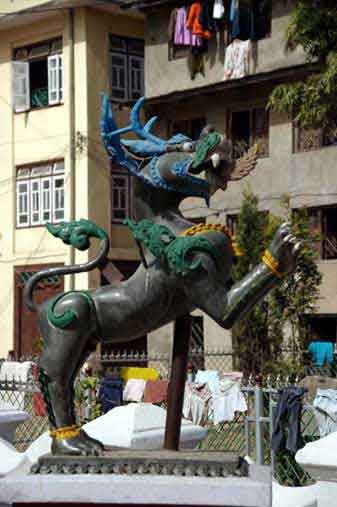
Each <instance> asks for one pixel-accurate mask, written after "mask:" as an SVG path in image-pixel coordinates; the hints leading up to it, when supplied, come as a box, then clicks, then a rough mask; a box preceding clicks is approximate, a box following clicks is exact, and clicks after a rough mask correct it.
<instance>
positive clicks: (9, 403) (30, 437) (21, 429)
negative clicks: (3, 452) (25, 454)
mask: <svg viewBox="0 0 337 507" xmlns="http://www.w3.org/2000/svg"><path fill="white" fill-rule="evenodd" d="M0 407H6V408H14V409H16V410H22V411H25V412H26V413H27V414H28V419H27V420H26V421H25V422H24V423H22V424H20V425H19V426H18V429H17V431H16V433H15V438H14V445H15V447H16V448H17V450H18V451H25V450H26V449H27V447H28V446H29V445H30V444H31V443H32V442H33V441H34V440H36V439H37V438H38V437H39V436H40V435H41V434H42V433H44V432H45V431H47V430H48V418H47V414H46V409H45V404H44V401H43V398H42V394H41V391H40V388H39V386H38V384H37V382H36V381H35V380H33V379H32V380H29V381H27V382H15V381H11V380H4V381H0Z"/></svg>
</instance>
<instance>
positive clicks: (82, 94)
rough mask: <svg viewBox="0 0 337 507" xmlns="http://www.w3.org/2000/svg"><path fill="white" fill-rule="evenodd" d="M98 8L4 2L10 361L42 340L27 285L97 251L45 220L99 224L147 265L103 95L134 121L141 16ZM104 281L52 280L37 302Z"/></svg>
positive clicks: (119, 254) (2, 156) (5, 339)
mask: <svg viewBox="0 0 337 507" xmlns="http://www.w3.org/2000/svg"><path fill="white" fill-rule="evenodd" d="M23 4H24V5H23ZM89 4H90V5H91V7H90V6H89ZM94 4H95V2H83V1H76V0H75V1H73V2H71V1H62V0H60V1H58V2H56V1H50V2H47V1H41V0H40V1H33V0H32V1H28V0H25V1H24V2H22V1H15V2H12V1H9V0H4V1H3V2H1V16H0V75H1V79H0V118H1V121H0V167H1V173H0V189H1V190H0V192H1V198H0V214H1V217H2V220H1V224H0V280H1V287H2V290H1V294H0V329H1V334H0V336H1V338H0V357H6V356H7V353H8V351H9V350H15V352H16V354H17V355H18V356H20V355H22V354H24V355H27V354H30V353H31V352H32V350H33V349H34V347H35V346H36V343H38V338H39V336H38V331H37V327H36V322H35V316H34V315H33V314H31V313H29V312H28V311H27V310H26V309H25V307H24V304H23V300H22V291H23V286H24V283H25V281H26V280H27V279H28V277H29V276H31V274H32V273H33V272H34V271H36V270H38V269H40V268H44V267H49V266H55V265H62V264H73V263H74V262H75V263H79V262H84V261H86V260H88V258H90V257H92V256H93V255H94V254H95V251H96V250H95V249H96V248H97V245H96V244H93V245H92V248H91V249H90V250H89V251H88V252H84V253H80V252H75V251H74V250H72V249H71V248H70V247H68V246H66V245H64V244H63V243H62V242H60V241H59V240H57V239H55V238H53V237H52V236H50V235H49V234H48V232H47V231H46V228H45V223H46V222H48V221H49V222H53V223H58V222H60V221H62V220H73V219H80V218H87V219H89V220H92V221H94V222H95V223H97V224H98V225H99V226H101V227H103V228H104V229H106V230H107V231H109V232H110V236H111V251H110V253H109V257H110V258H111V259H113V260H114V261H116V263H117V265H118V266H119V269H120V271H121V272H122V273H123V270H124V269H125V270H126V272H128V271H130V270H131V271H132V270H134V269H135V267H136V266H137V263H138V254H137V250H136V248H135V245H134V243H133V241H132V239H131V237H130V235H129V234H128V232H127V229H126V228H125V226H123V225H121V222H122V219H123V218H124V217H126V216H128V213H129V211H130V210H129V209H128V206H129V204H128V203H125V199H126V198H127V199H129V194H130V193H131V185H132V183H131V181H130V179H129V178H128V176H127V175H125V174H121V173H120V172H118V171H117V172H115V171H114V169H113V168H111V165H110V163H109V161H108V158H107V156H106V153H105V150H104V149H103V147H102V144H101V139H100V114H101V96H100V93H101V92H105V93H107V94H109V96H110V97H111V98H112V99H113V102H112V107H113V109H114V112H115V115H116V117H117V121H118V122H121V123H124V122H125V121H126V120H127V117H128V111H129V106H128V105H129V103H130V102H132V101H134V100H135V99H136V98H138V97H139V96H141V95H142V94H143V75H144V74H143V38H144V23H143V16H142V15H141V14H140V13H137V12H134V11H128V12H122V11H120V9H119V8H118V7H117V5H115V3H114V2H109V1H107V2H99V6H97V8H96V7H95V5H94ZM23 7H24V8H25V9H24V10H22V9H23ZM101 283H106V281H105V282H104V280H103V281H102V279H101V274H100V273H99V272H98V271H97V272H92V273H90V274H82V275H77V276H76V279H73V278H72V277H66V278H65V280H64V281H63V280H60V279H57V278H56V279H49V280H46V281H45V283H44V284H43V285H41V286H39V288H38V289H37V293H36V297H37V299H38V300H41V301H42V300H43V299H44V298H45V297H48V296H51V295H53V294H54V293H57V292H58V291H60V290H62V289H63V288H64V289H66V290H69V289H73V288H75V289H79V288H84V289H85V288H88V287H97V286H99V285H100V284H101Z"/></svg>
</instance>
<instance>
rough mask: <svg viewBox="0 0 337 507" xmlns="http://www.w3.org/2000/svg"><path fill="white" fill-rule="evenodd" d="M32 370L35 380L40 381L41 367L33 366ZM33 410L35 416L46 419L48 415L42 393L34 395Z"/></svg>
mask: <svg viewBox="0 0 337 507" xmlns="http://www.w3.org/2000/svg"><path fill="white" fill-rule="evenodd" d="M32 370H33V377H34V380H36V381H38V378H39V367H38V366H37V364H33V366H32ZM33 410H34V415H35V416H40V417H45V416H46V415H47V410H46V405H45V402H44V401H43V396H42V393H33Z"/></svg>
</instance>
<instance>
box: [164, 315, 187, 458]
mask: <svg viewBox="0 0 337 507" xmlns="http://www.w3.org/2000/svg"><path fill="white" fill-rule="evenodd" d="M190 336H191V317H190V315H183V316H182V317H179V318H178V319H177V320H176V321H175V324H174V337H173V354H172V368H171V379H170V386H169V392H168V406H167V416H166V427H165V442H164V449H168V450H171V451H178V450H179V440H180V430H181V418H182V411H183V402H184V391H185V382H186V376H187V362H188V347H189V341H190Z"/></svg>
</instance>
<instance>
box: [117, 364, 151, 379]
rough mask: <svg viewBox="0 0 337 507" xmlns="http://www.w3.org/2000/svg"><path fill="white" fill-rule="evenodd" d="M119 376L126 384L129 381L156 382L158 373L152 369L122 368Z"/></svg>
mask: <svg viewBox="0 0 337 507" xmlns="http://www.w3.org/2000/svg"><path fill="white" fill-rule="evenodd" d="M120 376H121V379H122V380H124V382H127V381H128V380H130V379H142V380H157V378H158V377H159V373H158V372H157V370H155V369H154V368H140V367H135V366H123V367H122V368H121V373H120Z"/></svg>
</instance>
